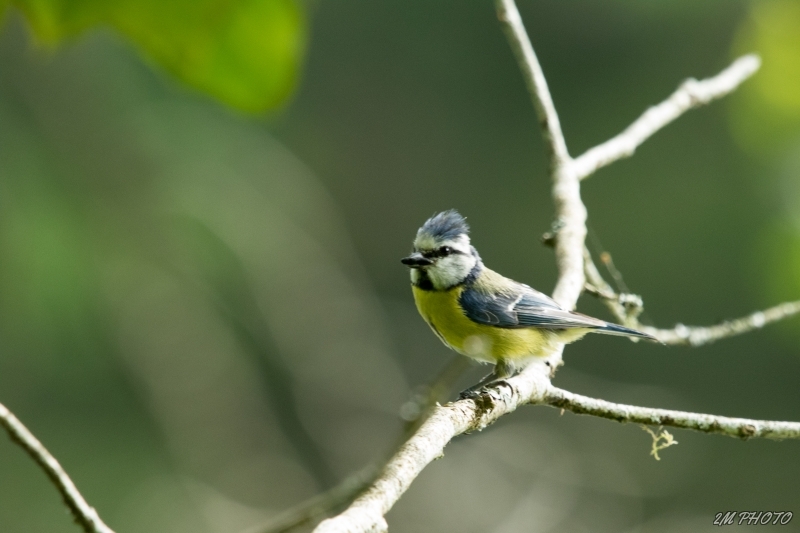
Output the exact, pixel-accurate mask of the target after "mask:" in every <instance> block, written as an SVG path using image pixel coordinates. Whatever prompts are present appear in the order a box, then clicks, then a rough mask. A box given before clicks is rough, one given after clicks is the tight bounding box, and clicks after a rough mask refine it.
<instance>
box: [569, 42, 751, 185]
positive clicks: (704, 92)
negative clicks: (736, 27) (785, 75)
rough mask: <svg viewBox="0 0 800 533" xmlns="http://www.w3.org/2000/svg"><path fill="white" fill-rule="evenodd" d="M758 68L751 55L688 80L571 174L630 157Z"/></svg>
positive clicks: (589, 155)
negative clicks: (716, 71)
mask: <svg viewBox="0 0 800 533" xmlns="http://www.w3.org/2000/svg"><path fill="white" fill-rule="evenodd" d="M760 66H761V59H759V57H758V56H756V55H753V54H750V55H746V56H742V57H740V58H739V59H737V60H736V61H734V62H733V63H732V64H731V65H730V66H729V67H728V68H726V69H725V70H723V71H722V72H720V73H719V74H717V75H716V76H714V77H713V78H708V79H705V80H702V81H697V80H695V79H693V78H689V79H688V80H686V81H685V82H683V83H682V84H681V86H680V87H678V90H676V91H675V92H674V93H672V95H670V97H669V98H667V99H666V100H664V101H663V102H661V103H660V104H658V105H656V106H653V107H651V108H650V109H648V110H647V111H645V112H644V113H643V114H642V116H640V117H639V118H638V119H636V121H635V122H634V123H633V124H631V125H630V126H628V128H627V129H625V131H623V132H622V133H620V134H619V135H617V136H616V137H613V138H611V139H609V140H607V141H606V142H604V143H602V144H600V145H598V146H595V147H594V148H591V149H589V150H587V151H586V152H585V153H584V154H583V155H581V156H579V157H576V158H575V163H574V167H575V168H574V172H575V174H576V175H577V176H578V179H585V178H588V177H589V176H591V175H592V174H593V173H594V172H596V171H597V170H599V169H601V168H603V167H604V166H607V165H610V164H611V163H613V162H614V161H617V160H619V159H623V158H626V157H630V156H632V155H633V153H634V152H635V151H636V148H638V147H639V145H640V144H642V143H643V142H644V141H646V140H647V139H648V138H650V137H651V136H652V135H653V134H654V133H655V132H657V131H658V130H660V129H661V128H663V127H664V126H666V125H667V124H669V123H670V122H672V121H673V120H675V119H676V118H678V117H679V116H681V115H682V114H684V113H685V112H686V111H688V110H690V109H692V108H695V107H699V106H701V105H704V104H707V103H709V102H711V101H712V100H716V99H717V98H721V97H723V96H725V95H726V94H728V93H730V92H732V91H733V90H735V89H736V88H737V87H738V86H739V85H741V84H742V82H744V81H745V80H746V79H747V78H749V77H750V76H752V75H753V74H755V72H756V71H757V70H758V68H759V67H760Z"/></svg>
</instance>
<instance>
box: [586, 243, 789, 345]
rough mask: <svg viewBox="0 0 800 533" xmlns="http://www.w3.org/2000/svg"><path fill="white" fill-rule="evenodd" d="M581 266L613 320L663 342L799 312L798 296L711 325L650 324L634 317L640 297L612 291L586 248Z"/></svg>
mask: <svg viewBox="0 0 800 533" xmlns="http://www.w3.org/2000/svg"><path fill="white" fill-rule="evenodd" d="M584 266H585V269H586V282H587V291H588V292H591V293H592V294H594V295H596V296H598V297H599V298H601V299H602V300H603V303H605V305H606V307H607V308H608V310H609V311H611V314H612V315H614V316H615V317H616V318H617V320H619V321H620V322H622V323H623V324H625V325H626V326H628V327H631V328H635V329H638V330H640V331H644V332H645V333H648V334H650V335H652V336H653V337H655V338H657V339H658V340H659V341H661V342H663V343H664V344H672V345H685V346H702V345H704V344H711V343H712V342H716V341H718V340H722V339H726V338H728V337H734V336H736V335H742V334H744V333H749V332H751V331H754V330H757V329H761V328H763V327H764V326H766V325H767V324H771V323H773V322H778V321H779V320H784V319H786V318H790V317H792V316H795V315H798V314H800V300H798V301H794V302H784V303H782V304H779V305H776V306H774V307H770V308H769V309H764V310H763V311H756V312H754V313H751V314H749V315H747V316H744V317H741V318H735V319H732V320H725V321H723V322H720V323H719V324H715V325H713V326H685V325H683V324H677V325H676V326H675V327H673V328H671V329H663V328H654V327H652V326H646V325H644V324H641V323H640V322H639V320H638V318H637V317H638V315H639V313H640V312H641V307H640V306H641V298H638V297H636V298H631V295H625V294H620V293H618V292H616V291H615V290H614V289H613V288H612V287H611V285H609V283H608V282H607V281H606V280H605V279H604V278H603V276H602V274H600V271H599V270H598V268H597V265H595V263H594V261H593V260H592V256H591V254H590V253H589V251H588V250H584ZM631 302H635V305H634V306H633V307H632V306H631V305H630V304H631ZM637 307H638V308H637Z"/></svg>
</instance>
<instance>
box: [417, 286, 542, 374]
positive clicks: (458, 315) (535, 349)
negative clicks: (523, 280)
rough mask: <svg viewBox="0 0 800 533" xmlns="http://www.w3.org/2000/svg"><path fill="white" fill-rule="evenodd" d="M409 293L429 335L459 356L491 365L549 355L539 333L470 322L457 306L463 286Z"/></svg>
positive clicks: (529, 329)
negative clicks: (431, 334)
mask: <svg viewBox="0 0 800 533" xmlns="http://www.w3.org/2000/svg"><path fill="white" fill-rule="evenodd" d="M412 290H413V292H414V301H415V302H416V304H417V309H418V310H419V313H420V315H422V317H423V318H424V319H425V321H426V322H427V323H428V325H429V326H430V327H431V329H432V330H433V332H434V333H436V335H437V336H438V337H439V338H440V339H441V340H442V342H444V343H445V344H446V345H448V346H449V347H451V348H452V349H453V350H455V351H457V352H458V353H460V354H462V355H466V356H469V357H472V358H473V359H478V360H480V361H487V362H491V363H494V362H497V361H499V360H501V359H505V360H509V361H513V360H519V359H528V358H530V357H533V356H546V355H548V354H549V351H550V348H551V344H552V342H551V339H549V337H548V336H547V334H546V333H545V332H544V331H542V330H541V329H537V328H516V329H512V328H501V327H496V326H490V325H484V324H479V323H477V322H474V321H473V320H470V319H469V318H468V317H467V316H466V314H465V313H464V310H463V309H462V308H461V305H460V303H459V298H460V297H461V293H462V292H463V291H464V287H463V286H457V287H453V288H452V289H450V290H446V291H426V290H423V289H420V288H419V287H412Z"/></svg>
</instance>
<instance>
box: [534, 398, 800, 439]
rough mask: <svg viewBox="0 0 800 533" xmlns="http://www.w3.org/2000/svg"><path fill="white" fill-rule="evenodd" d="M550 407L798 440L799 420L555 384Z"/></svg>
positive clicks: (623, 419) (708, 430)
mask: <svg viewBox="0 0 800 533" xmlns="http://www.w3.org/2000/svg"><path fill="white" fill-rule="evenodd" d="M543 403H546V404H548V405H551V406H553V407H558V408H561V409H566V410H568V411H572V412H573V413H576V414H581V415H592V416H599V417H601V418H608V419H610V420H616V421H617V422H633V423H636V424H647V425H651V426H672V427H676V428H682V429H691V430H694V431H700V432H702V433H718V434H720V435H727V436H728V437H738V438H741V439H749V438H755V437H762V438H765V439H800V422H777V421H770V420H750V419H747V418H728V417H725V416H716V415H706V414H702V413H687V412H684V411H671V410H668V409H654V408H650V407H638V406H635V405H624V404H620V403H612V402H607V401H605V400H597V399H595V398H589V397H588V396H581V395H580V394H574V393H572V392H569V391H565V390H563V389H559V388H557V387H552V386H551V387H550V388H549V389H548V391H547V393H546V394H545V397H544V402H543Z"/></svg>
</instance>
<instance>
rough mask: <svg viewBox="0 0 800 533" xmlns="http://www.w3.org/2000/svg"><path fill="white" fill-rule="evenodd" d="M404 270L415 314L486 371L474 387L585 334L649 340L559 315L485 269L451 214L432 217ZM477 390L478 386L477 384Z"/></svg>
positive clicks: (532, 293)
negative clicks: (407, 273)
mask: <svg viewBox="0 0 800 533" xmlns="http://www.w3.org/2000/svg"><path fill="white" fill-rule="evenodd" d="M401 261H402V263H403V264H404V265H406V266H408V267H409V268H410V269H411V288H412V291H413V293H414V301H415V302H416V304H417V309H418V310H419V314H420V315H422V318H424V319H425V322H427V323H428V325H429V326H430V327H431V329H432V330H433V332H434V333H435V334H436V336H437V337H439V339H441V341H442V342H443V343H444V344H446V345H447V346H449V347H450V348H452V349H453V350H455V351H456V352H458V353H460V354H463V355H466V356H467V357H471V358H473V359H476V360H478V361H483V362H487V363H494V365H495V367H494V372H493V373H492V374H490V375H489V376H488V377H487V379H486V380H484V381H482V382H481V384H485V383H488V382H490V381H492V380H501V379H504V378H506V377H509V376H511V375H513V374H514V373H515V372H516V371H518V370H519V369H521V368H523V367H524V366H525V365H526V364H527V363H529V362H530V361H531V360H533V359H535V358H539V357H545V358H546V357H548V356H550V355H552V354H553V353H555V352H556V350H558V348H559V346H560V344H562V343H570V342H574V341H576V340H578V339H580V338H581V337H583V336H584V335H586V334H587V333H592V332H594V333H605V334H608V335H622V336H625V337H634V338H644V339H649V340H653V341H656V342H658V341H657V339H655V338H654V337H652V336H650V335H647V334H646V333H642V332H640V331H636V330H633V329H630V328H626V327H623V326H619V325H617V324H611V323H608V322H605V321H603V320H599V319H597V318H592V317H590V316H586V315H582V314H580V313H575V312H573V311H569V310H567V309H564V308H562V307H561V306H560V305H558V303H556V302H555V300H553V299H552V298H550V297H549V296H547V295H545V294H543V293H541V292H539V291H537V290H534V289H532V288H531V287H529V286H527V285H525V284H522V283H518V282H516V281H514V280H512V279H509V278H506V277H504V276H502V275H500V274H498V273H497V272H495V271H493V270H491V269H489V268H487V267H486V266H485V265H484V264H483V261H481V257H480V255H478V251H477V250H476V249H475V247H474V246H472V245H471V244H470V239H469V227H468V226H467V223H466V221H465V220H464V217H462V216H461V215H460V214H458V212H456V211H454V210H450V211H445V212H443V213H439V214H437V215H434V216H433V217H431V218H430V219H428V221H427V222H425V224H424V225H423V226H422V227H421V228H420V229H419V231H417V237H416V239H414V250H413V253H412V254H411V255H409V256H408V257H405V258H403V259H402V260H401ZM479 385H480V384H479Z"/></svg>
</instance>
